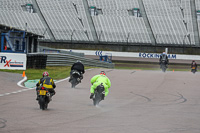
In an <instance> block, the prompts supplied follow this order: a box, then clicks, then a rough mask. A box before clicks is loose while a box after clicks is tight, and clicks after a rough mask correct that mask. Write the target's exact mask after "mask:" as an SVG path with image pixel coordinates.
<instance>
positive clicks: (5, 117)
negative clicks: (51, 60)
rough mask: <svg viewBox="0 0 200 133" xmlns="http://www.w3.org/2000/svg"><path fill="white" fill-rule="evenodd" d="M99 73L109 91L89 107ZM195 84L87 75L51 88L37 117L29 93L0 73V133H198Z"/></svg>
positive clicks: (170, 76)
mask: <svg viewBox="0 0 200 133" xmlns="http://www.w3.org/2000/svg"><path fill="white" fill-rule="evenodd" d="M101 70H105V71H106V73H107V76H108V77H109V78H110V80H111V83H112V86H111V88H110V89H109V90H110V92H109V94H108V96H107V97H106V98H105V100H104V101H102V102H100V105H99V106H93V104H92V100H90V99H89V95H90V92H89V90H90V79H91V78H92V76H94V75H96V74H98V73H99V72H100V71H101ZM199 79H200V74H199V73H196V74H192V73H191V72H176V71H175V72H172V71H169V72H168V71H167V72H166V73H163V72H161V71H139V70H117V69H91V70H87V71H86V73H85V74H84V79H83V80H82V82H81V84H79V85H78V86H76V88H75V89H73V88H71V84H70V83H69V82H68V80H67V79H66V80H63V81H60V82H57V84H56V85H57V88H56V92H57V93H56V95H55V96H54V97H53V101H51V102H50V104H49V107H48V109H47V110H44V111H43V110H40V109H39V105H38V103H37V101H36V100H35V98H36V93H35V90H34V89H27V88H22V87H19V86H18V85H17V83H18V82H19V81H20V80H22V75H21V74H11V73H6V72H0V84H1V87H0V94H1V95H0V133H200V126H199V125H200V87H199V85H200V82H199V81H200V80H199ZM20 90H24V91H20ZM13 92H14V93H13Z"/></svg>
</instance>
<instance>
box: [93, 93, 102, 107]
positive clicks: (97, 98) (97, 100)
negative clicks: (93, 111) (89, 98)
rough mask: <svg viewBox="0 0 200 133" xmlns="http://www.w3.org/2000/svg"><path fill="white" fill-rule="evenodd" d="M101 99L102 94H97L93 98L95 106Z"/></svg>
mask: <svg viewBox="0 0 200 133" xmlns="http://www.w3.org/2000/svg"><path fill="white" fill-rule="evenodd" d="M100 101H101V98H100V96H98V95H95V96H94V98H93V105H94V106H96V105H99V102H100Z"/></svg>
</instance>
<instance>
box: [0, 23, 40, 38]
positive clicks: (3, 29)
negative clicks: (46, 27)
mask: <svg viewBox="0 0 200 133" xmlns="http://www.w3.org/2000/svg"><path fill="white" fill-rule="evenodd" d="M9 30H14V31H24V30H23V29H18V28H14V27H10V26H7V25H4V24H0V33H3V32H8V31H9ZM26 33H27V35H28V36H38V37H44V36H42V35H39V34H35V33H32V32H27V31H26Z"/></svg>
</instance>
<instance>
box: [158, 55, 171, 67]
mask: <svg viewBox="0 0 200 133" xmlns="http://www.w3.org/2000/svg"><path fill="white" fill-rule="evenodd" d="M162 62H164V63H165V65H166V67H168V64H169V60H168V57H167V55H166V54H161V55H160V59H159V64H160V65H161V63H162Z"/></svg>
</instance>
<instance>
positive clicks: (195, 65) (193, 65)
mask: <svg viewBox="0 0 200 133" xmlns="http://www.w3.org/2000/svg"><path fill="white" fill-rule="evenodd" d="M192 67H195V71H197V63H196V62H195V61H194V60H193V61H192V64H191V71H192Z"/></svg>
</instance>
